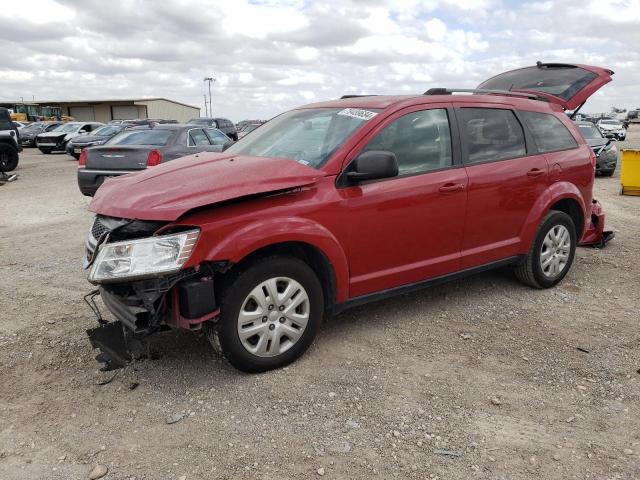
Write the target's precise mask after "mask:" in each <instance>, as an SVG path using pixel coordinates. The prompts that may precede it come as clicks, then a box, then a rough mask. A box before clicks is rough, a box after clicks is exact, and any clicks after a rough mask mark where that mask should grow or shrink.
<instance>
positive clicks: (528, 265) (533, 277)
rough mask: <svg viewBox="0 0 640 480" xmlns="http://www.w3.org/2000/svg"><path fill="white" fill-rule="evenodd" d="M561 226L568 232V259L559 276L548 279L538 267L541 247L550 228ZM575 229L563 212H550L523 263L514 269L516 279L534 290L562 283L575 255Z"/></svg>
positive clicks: (539, 228) (571, 221)
mask: <svg viewBox="0 0 640 480" xmlns="http://www.w3.org/2000/svg"><path fill="white" fill-rule="evenodd" d="M559 225H562V226H564V227H565V228H566V229H567V230H568V231H569V237H570V241H571V245H570V247H569V257H568V260H567V262H566V264H565V266H564V268H563V269H562V270H561V271H560V272H559V274H557V275H555V276H553V277H549V276H547V275H545V273H544V272H543V270H542V266H541V265H540V255H541V253H542V246H543V242H544V240H545V237H546V236H547V234H548V233H549V231H550V230H551V229H552V228H555V227H556V226H559ZM576 237H577V235H576V227H575V225H574V223H573V220H571V217H570V216H569V215H567V214H566V213H564V212H559V211H557V210H551V211H550V212H549V213H547V215H546V216H545V217H544V218H543V219H542V222H541V223H540V226H539V227H538V231H537V233H536V236H535V238H534V240H533V243H532V244H531V248H530V249H529V252H528V253H527V255H526V257H525V259H524V261H523V262H522V263H521V264H519V265H518V266H517V267H516V268H515V274H516V277H518V280H520V281H521V282H522V283H524V284H525V285H529V286H530V287H534V288H551V287H553V286H555V285H557V284H558V283H560V282H561V281H562V279H563V278H564V277H565V275H566V274H567V272H568V271H569V269H570V268H571V265H572V264H573V259H574V257H575V254H576V244H577V238H576Z"/></svg>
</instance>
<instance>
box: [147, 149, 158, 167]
mask: <svg viewBox="0 0 640 480" xmlns="http://www.w3.org/2000/svg"><path fill="white" fill-rule="evenodd" d="M161 162H162V154H161V153H160V152H159V151H158V150H151V151H150V152H149V156H148V157H147V167H155V166H156V165H160V163H161Z"/></svg>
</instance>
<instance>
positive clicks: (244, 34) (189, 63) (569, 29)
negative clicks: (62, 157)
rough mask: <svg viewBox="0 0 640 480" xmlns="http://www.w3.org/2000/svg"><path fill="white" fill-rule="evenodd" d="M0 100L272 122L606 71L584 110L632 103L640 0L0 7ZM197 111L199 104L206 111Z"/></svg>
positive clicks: (637, 75) (188, 0)
mask: <svg viewBox="0 0 640 480" xmlns="http://www.w3.org/2000/svg"><path fill="white" fill-rule="evenodd" d="M0 20H1V21H2V23H1V25H2V28H0V42H1V44H0V47H1V48H0V55H1V56H2V59H1V61H0V66H1V67H0V86H1V90H0V99H1V100H13V99H20V97H24V99H25V100H30V99H31V98H32V97H35V99H36V101H37V100H38V99H39V98H40V99H60V100H70V99H82V100H84V99H105V98H132V97H145V96H146V97H167V98H171V99H175V100H179V101H182V102H185V103H189V104H192V105H196V106H202V105H203V94H204V93H205V84H204V82H203V81H202V79H203V77H205V76H209V75H215V77H216V79H217V81H216V83H215V84H214V85H213V103H214V112H215V113H216V114H217V115H221V116H228V117H229V118H231V119H232V120H234V121H239V120H241V119H243V118H269V117H271V116H273V115H275V114H277V113H279V112H282V111H284V110H287V109H290V108H292V107H295V106H297V105H300V104H304V103H309V102H312V101H319V100H325V99H330V98H336V97H338V96H340V95H342V94H345V93H405V92H409V93H411V92H423V91H425V90H426V89H428V88H430V87H435V86H449V87H473V86H476V85H477V84H478V83H480V81H482V80H483V79H486V78H488V77H490V76H492V75H493V74H495V73H498V72H501V71H505V70H509V69H512V68H515V67H518V66H525V65H532V64H534V63H535V61H536V60H541V61H545V62H559V61H562V62H574V63H586V64H592V65H598V66H603V67H608V68H611V69H612V70H614V71H615V72H616V75H615V76H614V81H613V82H612V83H611V84H609V85H608V86H606V87H604V88H603V89H602V90H601V91H600V92H599V93H598V94H596V95H595V96H594V97H592V100H590V101H589V103H588V104H587V105H586V106H585V108H584V110H585V111H589V112H600V111H609V109H610V107H611V106H612V105H615V106H618V107H627V108H629V107H630V108H635V107H640V88H638V87H639V86H640V28H639V27H638V26H639V25H640V0H627V1H622V0H620V1H619V0H608V1H607V0H581V1H579V2H569V1H540V2H536V1H532V2H518V1H514V0H465V1H459V0H442V1H436V0H389V1H387V0H366V1H361V0H326V1H325V0H318V1H316V0H250V1H247V0H224V1H218V0H208V1H204V0H202V1H197V0H162V1H157V0H117V1H106V0H83V1H78V0H55V1H54V0H21V1H17V0H4V1H3V2H2V8H0ZM203 115H204V108H203Z"/></svg>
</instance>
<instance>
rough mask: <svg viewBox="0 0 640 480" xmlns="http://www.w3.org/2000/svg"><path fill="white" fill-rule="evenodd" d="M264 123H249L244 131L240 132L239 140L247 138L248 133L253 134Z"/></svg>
mask: <svg viewBox="0 0 640 480" xmlns="http://www.w3.org/2000/svg"><path fill="white" fill-rule="evenodd" d="M260 125H262V123H249V124H247V125H245V126H244V127H243V128H242V130H240V131H239V132H238V139H240V138H242V137H244V136H246V135H247V134H248V133H250V132H253V131H254V130H255V129H256V128H258V127H259V126H260Z"/></svg>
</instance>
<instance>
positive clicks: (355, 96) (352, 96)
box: [340, 95, 378, 100]
mask: <svg viewBox="0 0 640 480" xmlns="http://www.w3.org/2000/svg"><path fill="white" fill-rule="evenodd" d="M377 96H378V95H342V96H341V97H340V100H343V99H345V98H360V97H377Z"/></svg>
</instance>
